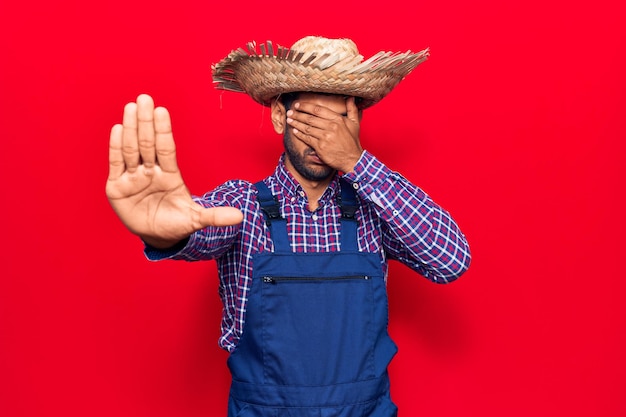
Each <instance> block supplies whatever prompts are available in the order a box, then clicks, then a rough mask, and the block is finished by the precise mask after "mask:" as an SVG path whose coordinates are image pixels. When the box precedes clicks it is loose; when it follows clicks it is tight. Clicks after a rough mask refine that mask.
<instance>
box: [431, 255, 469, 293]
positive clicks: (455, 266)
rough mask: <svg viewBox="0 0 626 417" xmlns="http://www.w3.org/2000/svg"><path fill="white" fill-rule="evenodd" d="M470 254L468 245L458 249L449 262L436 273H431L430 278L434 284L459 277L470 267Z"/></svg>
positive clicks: (451, 280) (447, 282)
mask: <svg viewBox="0 0 626 417" xmlns="http://www.w3.org/2000/svg"><path fill="white" fill-rule="evenodd" d="M471 263H472V255H471V252H470V250H469V247H465V248H464V249H463V250H459V251H458V252H457V253H456V254H455V256H453V257H451V259H450V262H449V263H448V264H447V265H446V267H445V268H443V269H441V270H440V271H439V273H438V274H433V275H432V278H431V280H432V281H433V282H434V283H436V284H449V283H451V282H454V281H456V280H457V279H459V278H460V277H461V276H462V275H463V274H465V272H467V270H468V269H469V267H470V264H471Z"/></svg>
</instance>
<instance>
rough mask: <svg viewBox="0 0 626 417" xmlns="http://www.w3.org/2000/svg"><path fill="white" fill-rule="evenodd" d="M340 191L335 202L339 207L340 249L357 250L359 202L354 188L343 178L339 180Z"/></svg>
mask: <svg viewBox="0 0 626 417" xmlns="http://www.w3.org/2000/svg"><path fill="white" fill-rule="evenodd" d="M339 184H340V187H341V193H340V195H339V198H338V199H337V204H338V205H339V208H340V209H341V250H345V251H354V252H357V251H358V245H357V226H358V224H357V221H356V216H355V214H356V211H357V209H358V208H359V203H358V201H357V199H356V193H355V191H354V188H352V186H351V185H350V183H349V182H348V181H346V180H345V179H343V178H342V179H341V180H340V181H339Z"/></svg>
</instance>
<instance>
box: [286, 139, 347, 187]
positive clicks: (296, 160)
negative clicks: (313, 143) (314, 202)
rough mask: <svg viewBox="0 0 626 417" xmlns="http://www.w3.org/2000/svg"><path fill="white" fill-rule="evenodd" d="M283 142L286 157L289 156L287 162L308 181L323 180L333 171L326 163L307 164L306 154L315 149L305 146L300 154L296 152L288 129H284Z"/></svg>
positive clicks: (311, 152)
mask: <svg viewBox="0 0 626 417" xmlns="http://www.w3.org/2000/svg"><path fill="white" fill-rule="evenodd" d="M283 144H284V146H285V154H286V155H287V158H289V162H291V165H293V167H294V169H295V170H296V171H297V172H298V174H300V175H301V176H302V177H303V178H304V179H306V180H309V181H323V180H326V179H328V178H329V177H330V176H331V175H333V174H334V173H335V170H334V169H332V168H331V167H329V166H328V165H317V164H307V163H306V157H307V156H308V155H312V154H315V150H313V148H310V147H309V148H305V149H304V151H302V153H301V154H300V153H298V151H297V150H296V149H295V147H294V146H293V138H292V137H291V135H290V134H289V129H285V134H284V135H283Z"/></svg>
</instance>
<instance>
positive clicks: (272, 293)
mask: <svg viewBox="0 0 626 417" xmlns="http://www.w3.org/2000/svg"><path fill="white" fill-rule="evenodd" d="M262 300H263V301H262V310H263V336H262V339H263V362H264V369H265V374H264V378H265V382H266V383H268V384H277V385H301V386H302V385H305V386H306V385H309V386H319V385H328V384H341V383H346V382H353V381H360V380H364V379H369V378H373V377H374V364H373V361H374V355H373V349H374V338H375V334H374V330H373V326H372V324H373V315H374V308H373V301H374V300H373V278H371V277H368V276H364V275H362V276H341V277H332V278H308V277H284V276H283V277H276V276H272V277H270V276H266V277H264V278H263V287H262Z"/></svg>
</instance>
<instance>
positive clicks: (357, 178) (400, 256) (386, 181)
mask: <svg viewBox="0 0 626 417" xmlns="http://www.w3.org/2000/svg"><path fill="white" fill-rule="evenodd" d="M345 177H346V179H347V180H348V181H349V182H351V183H353V185H354V187H355V189H356V190H357V193H358V194H359V197H360V198H361V200H362V201H365V202H366V203H368V204H369V207H371V208H372V209H373V210H374V211H375V213H376V215H377V216H378V217H379V219H380V220H381V223H382V225H383V246H384V248H385V250H386V252H387V253H388V256H389V257H390V258H391V259H397V260H399V261H401V262H402V263H404V264H406V265H407V266H409V267H411V268H412V269H414V270H416V271H418V272H419V273H420V274H422V275H424V276H425V277H426V278H428V279H430V280H432V281H434V282H439V283H446V282H450V281H453V280H454V279H456V278H458V277H459V276H460V275H461V274H463V272H465V270H467V268H468V267H469V263H470V259H471V258H470V250H469V245H468V243H467V240H466V238H465V236H464V235H463V233H462V232H461V230H460V229H459V227H458V225H457V224H456V222H455V221H454V220H453V219H452V217H451V216H450V215H449V213H447V212H446V211H445V210H444V209H443V208H441V207H440V206H439V205H437V204H436V203H435V202H434V201H433V200H432V199H431V198H430V197H429V196H428V195H427V194H426V193H425V192H424V191H423V190H421V189H420V188H419V187H417V186H415V185H414V184H412V183H411V182H409V181H408V180H406V179H405V178H404V177H402V176H401V175H400V174H398V173H396V172H393V171H391V170H390V169H389V168H388V167H386V166H385V165H384V164H382V163H381V162H380V161H378V160H377V159H376V158H375V157H374V156H373V155H371V154H369V153H367V152H365V153H364V154H363V155H362V157H361V160H360V161H359V163H357V165H356V167H355V170H354V171H353V172H351V173H349V174H346V176H345Z"/></svg>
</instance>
